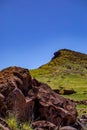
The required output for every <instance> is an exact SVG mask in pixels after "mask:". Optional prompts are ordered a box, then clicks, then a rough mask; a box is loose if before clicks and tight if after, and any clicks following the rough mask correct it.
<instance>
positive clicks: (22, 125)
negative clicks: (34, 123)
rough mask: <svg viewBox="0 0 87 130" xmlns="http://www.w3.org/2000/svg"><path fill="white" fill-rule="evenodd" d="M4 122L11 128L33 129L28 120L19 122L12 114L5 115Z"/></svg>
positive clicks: (18, 129)
mask: <svg viewBox="0 0 87 130" xmlns="http://www.w3.org/2000/svg"><path fill="white" fill-rule="evenodd" d="M6 122H7V124H8V126H9V127H10V128H11V129H12V130H33V129H32V128H31V127H30V123H29V122H23V123H20V122H19V121H18V120H17V119H16V117H15V116H14V115H10V116H9V117H7V118H6Z"/></svg>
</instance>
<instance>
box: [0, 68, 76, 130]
mask: <svg viewBox="0 0 87 130" xmlns="http://www.w3.org/2000/svg"><path fill="white" fill-rule="evenodd" d="M0 106H1V107H0V116H1V117H6V116H7V115H9V113H13V114H15V116H16V117H17V119H18V120H20V121H29V122H31V123H32V124H33V126H34V128H35V127H37V124H38V126H40V128H38V130H39V129H44V128H45V127H47V129H48V128H49V129H48V130H51V129H52V130H54V127H60V126H66V125H68V126H73V125H74V124H75V123H76V119H77V110H76V106H75V103H74V102H72V101H71V100H69V99H66V98H64V97H62V96H60V95H59V94H57V93H55V92H54V91H53V90H52V89H51V88H50V87H49V86H48V85H47V84H44V83H41V82H38V81H37V80H36V79H32V78H31V75H30V74H29V70H28V69H24V68H21V67H9V68H7V69H4V70H2V71H1V72H0Z"/></svg>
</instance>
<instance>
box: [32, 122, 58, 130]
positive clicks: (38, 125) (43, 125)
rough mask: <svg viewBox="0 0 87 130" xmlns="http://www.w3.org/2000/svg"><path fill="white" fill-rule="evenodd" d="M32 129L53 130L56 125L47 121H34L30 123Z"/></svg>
mask: <svg viewBox="0 0 87 130" xmlns="http://www.w3.org/2000/svg"><path fill="white" fill-rule="evenodd" d="M32 126H33V128H35V129H36V130H55V129H56V125H54V124H52V123H51V122H48V121H44V120H42V121H36V122H33V123H32Z"/></svg>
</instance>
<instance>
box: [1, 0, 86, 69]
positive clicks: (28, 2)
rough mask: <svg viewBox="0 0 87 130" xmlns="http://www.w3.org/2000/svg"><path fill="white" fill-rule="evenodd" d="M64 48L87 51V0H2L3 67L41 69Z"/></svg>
mask: <svg viewBox="0 0 87 130" xmlns="http://www.w3.org/2000/svg"><path fill="white" fill-rule="evenodd" d="M63 48H67V49H71V50H75V51H79V52H82V53H87V0H0V69H3V68H5V67H8V66H14V65H16V66H21V67H26V68H29V69H33V68H37V67H39V66H41V65H42V64H45V63H47V62H48V61H50V59H51V58H52V57H53V53H54V52H55V51H57V50H59V49H63Z"/></svg>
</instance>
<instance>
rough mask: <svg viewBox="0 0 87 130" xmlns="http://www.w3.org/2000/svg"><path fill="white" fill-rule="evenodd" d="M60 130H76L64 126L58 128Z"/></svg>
mask: <svg viewBox="0 0 87 130" xmlns="http://www.w3.org/2000/svg"><path fill="white" fill-rule="evenodd" d="M60 130H77V129H76V128H73V127H71V126H65V127H62V128H60Z"/></svg>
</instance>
